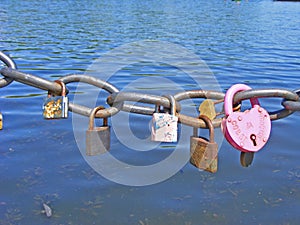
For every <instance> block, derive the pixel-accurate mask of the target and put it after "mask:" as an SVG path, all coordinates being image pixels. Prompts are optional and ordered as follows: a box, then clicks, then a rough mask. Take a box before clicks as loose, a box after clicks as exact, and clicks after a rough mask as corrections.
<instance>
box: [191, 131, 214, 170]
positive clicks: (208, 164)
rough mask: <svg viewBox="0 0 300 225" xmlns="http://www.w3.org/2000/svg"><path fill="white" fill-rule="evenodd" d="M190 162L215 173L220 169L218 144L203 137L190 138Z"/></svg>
mask: <svg viewBox="0 0 300 225" xmlns="http://www.w3.org/2000/svg"><path fill="white" fill-rule="evenodd" d="M190 154H191V158H190V163H191V164H192V165H194V166H196V167H197V168H199V169H202V170H205V171H208V172H211V173H215V172H217V170H218V145H217V143H215V142H214V143H211V142H209V141H207V140H206V139H204V138H201V137H193V136H192V137H191V138H190Z"/></svg>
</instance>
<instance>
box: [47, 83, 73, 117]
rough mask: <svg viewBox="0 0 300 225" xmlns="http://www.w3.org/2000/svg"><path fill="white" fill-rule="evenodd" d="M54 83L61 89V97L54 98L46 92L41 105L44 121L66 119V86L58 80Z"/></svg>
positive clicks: (67, 104) (67, 103)
mask: <svg viewBox="0 0 300 225" xmlns="http://www.w3.org/2000/svg"><path fill="white" fill-rule="evenodd" d="M55 82H56V83H58V84H60V86H61V87H62V91H61V96H54V95H52V94H51V93H50V91H49V92H48V96H47V98H46V99H45V101H44V105H43V116H44V119H66V118H68V110H69V99H68V97H67V96H66V85H65V83H64V82H62V81H60V80H56V81H55Z"/></svg>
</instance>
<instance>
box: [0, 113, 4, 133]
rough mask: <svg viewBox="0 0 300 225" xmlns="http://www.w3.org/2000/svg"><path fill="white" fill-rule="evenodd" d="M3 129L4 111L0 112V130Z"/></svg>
mask: <svg viewBox="0 0 300 225" xmlns="http://www.w3.org/2000/svg"><path fill="white" fill-rule="evenodd" d="M2 129H3V116H2V113H1V112H0V130H2Z"/></svg>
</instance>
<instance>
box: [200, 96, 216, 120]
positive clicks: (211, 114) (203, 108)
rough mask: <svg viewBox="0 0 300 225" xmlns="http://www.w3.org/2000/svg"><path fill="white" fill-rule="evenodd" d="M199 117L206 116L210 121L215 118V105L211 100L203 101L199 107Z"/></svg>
mask: <svg viewBox="0 0 300 225" xmlns="http://www.w3.org/2000/svg"><path fill="white" fill-rule="evenodd" d="M199 111H200V115H205V116H207V117H208V118H209V119H210V120H213V119H214V118H216V116H217V113H216V108H215V103H214V102H213V100H211V99H205V100H204V101H203V102H202V103H201V104H200V106H199Z"/></svg>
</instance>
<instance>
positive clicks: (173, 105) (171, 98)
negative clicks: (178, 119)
mask: <svg viewBox="0 0 300 225" xmlns="http://www.w3.org/2000/svg"><path fill="white" fill-rule="evenodd" d="M164 97H166V98H167V99H169V101H170V111H171V112H170V113H171V115H173V116H175V114H176V100H175V98H174V96H173V95H166V96H164Z"/></svg>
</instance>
